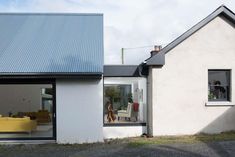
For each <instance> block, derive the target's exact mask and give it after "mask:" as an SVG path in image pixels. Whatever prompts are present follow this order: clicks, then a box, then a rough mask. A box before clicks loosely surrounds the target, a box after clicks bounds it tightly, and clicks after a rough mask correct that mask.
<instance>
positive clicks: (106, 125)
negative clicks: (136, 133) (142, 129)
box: [104, 122, 146, 127]
mask: <svg viewBox="0 0 235 157" xmlns="http://www.w3.org/2000/svg"><path fill="white" fill-rule="evenodd" d="M110 126H111V127H112V126H146V123H134V122H133V123H104V127H110Z"/></svg>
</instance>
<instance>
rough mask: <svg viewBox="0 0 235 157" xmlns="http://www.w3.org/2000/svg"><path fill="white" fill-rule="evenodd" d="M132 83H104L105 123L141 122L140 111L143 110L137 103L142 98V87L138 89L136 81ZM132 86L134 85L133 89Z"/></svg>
mask: <svg viewBox="0 0 235 157" xmlns="http://www.w3.org/2000/svg"><path fill="white" fill-rule="evenodd" d="M133 84H134V85H130V84H126V85H121V84H112V85H104V121H105V123H130V122H131V123H133V122H143V113H140V110H141V112H143V110H142V108H141V109H140V103H139V101H141V102H142V100H143V89H138V84H137V83H136V84H135V83H133ZM133 87H136V90H135V91H132V89H133ZM134 98H135V101H134ZM138 100H139V101H138ZM142 104H143V103H142ZM141 107H142V106H141ZM141 115H142V116H141Z"/></svg>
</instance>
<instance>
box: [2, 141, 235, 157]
mask: <svg viewBox="0 0 235 157" xmlns="http://www.w3.org/2000/svg"><path fill="white" fill-rule="evenodd" d="M42 156H43V157H46V156H48V157H124V156H128V157H145V156H146V157H158V156H164V157H167V156H169V157H186V156H190V157H202V156H203V157H206V156H211V157H219V156H224V157H229V156H231V157H232V156H234V157H235V141H225V142H210V143H202V142H199V143H194V144H167V145H142V146H131V145H128V144H127V143H116V144H115V143H112V144H93V145H56V144H48V145H35V144H34V145H0V157H42Z"/></svg>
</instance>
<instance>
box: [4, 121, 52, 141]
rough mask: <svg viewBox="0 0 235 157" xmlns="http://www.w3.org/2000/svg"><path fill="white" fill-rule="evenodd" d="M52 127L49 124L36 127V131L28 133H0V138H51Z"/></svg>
mask: <svg viewBox="0 0 235 157" xmlns="http://www.w3.org/2000/svg"><path fill="white" fill-rule="evenodd" d="M52 136H53V127H52V125H51V124H43V125H37V129H36V130H35V131H32V132H30V133H27V132H22V133H0V138H34V137H52Z"/></svg>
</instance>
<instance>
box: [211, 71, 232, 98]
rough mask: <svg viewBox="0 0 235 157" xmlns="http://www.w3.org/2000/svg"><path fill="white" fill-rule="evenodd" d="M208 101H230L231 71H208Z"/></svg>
mask: <svg viewBox="0 0 235 157" xmlns="http://www.w3.org/2000/svg"><path fill="white" fill-rule="evenodd" d="M208 100H209V101H230V70H209V71H208Z"/></svg>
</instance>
